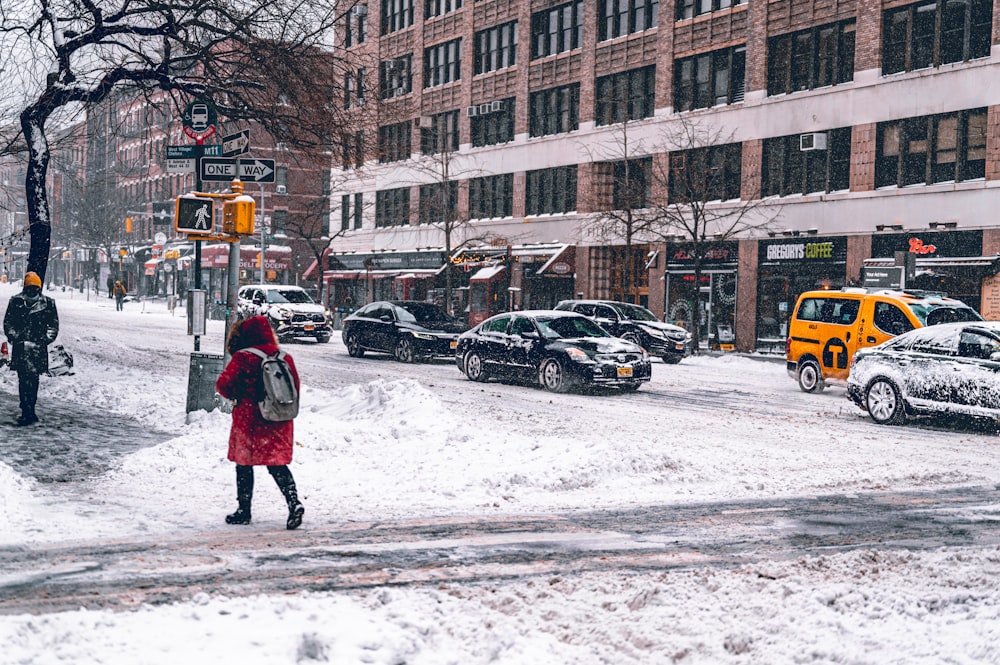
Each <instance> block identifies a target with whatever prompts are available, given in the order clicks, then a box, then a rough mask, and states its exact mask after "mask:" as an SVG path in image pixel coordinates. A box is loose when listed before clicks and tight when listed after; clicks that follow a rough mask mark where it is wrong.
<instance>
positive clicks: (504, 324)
mask: <svg viewBox="0 0 1000 665" xmlns="http://www.w3.org/2000/svg"><path fill="white" fill-rule="evenodd" d="M510 319H511V317H510V315H509V314H504V315H502V316H495V317H493V318H492V319H488V320H487V321H484V322H483V325H482V326H480V328H479V334H477V335H476V339H475V342H474V343H473V345H472V348H471V349H469V350H470V351H475V352H476V353H478V354H479V357H480V358H482V359H483V363H484V364H485V365H486V367H487V368H488V370H489V371H490V372H491V373H495V374H509V371H510V370H509V367H508V361H507V328H508V326H509V325H510Z"/></svg>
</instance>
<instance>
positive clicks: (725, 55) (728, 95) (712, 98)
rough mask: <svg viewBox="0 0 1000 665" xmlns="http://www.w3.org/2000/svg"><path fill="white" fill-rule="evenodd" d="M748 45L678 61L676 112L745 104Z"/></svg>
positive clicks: (675, 80)
mask: <svg viewBox="0 0 1000 665" xmlns="http://www.w3.org/2000/svg"><path fill="white" fill-rule="evenodd" d="M745 79H746V46H733V47H731V48H726V49H721V50H718V51H712V52H711V53H702V54H699V55H696V56H692V57H690V58H682V59H680V60H677V61H675V62H674V111H676V112H681V111H690V110H692V109H703V108H709V107H712V106H716V105H718V104H735V103H737V102H742V101H743V92H744V87H745Z"/></svg>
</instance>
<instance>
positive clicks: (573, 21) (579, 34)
mask: <svg viewBox="0 0 1000 665" xmlns="http://www.w3.org/2000/svg"><path fill="white" fill-rule="evenodd" d="M582 43H583V0H576V1H575V2H567V3H566V4H564V5H559V6H558V7H553V8H552V9H546V10H545V11H541V12H535V13H534V14H532V15H531V59H532V60H535V59H537V58H544V57H546V56H550V55H555V54H556V53H563V52H564V51H571V50H573V49H577V48H580V45H581V44H582Z"/></svg>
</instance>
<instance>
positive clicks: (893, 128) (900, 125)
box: [875, 108, 986, 187]
mask: <svg viewBox="0 0 1000 665" xmlns="http://www.w3.org/2000/svg"><path fill="white" fill-rule="evenodd" d="M984 177H986V109H985V108H979V109H973V110H971V111H960V112H958V113H941V114H938V115H929V116H922V117H919V118H906V119H904V120H893V121H891V122H880V123H879V124H878V132H877V136H876V143H875V186H876V187H888V186H891V185H897V186H899V187H905V186H906V185H916V184H931V183H935V182H955V181H961V180H973V179H976V178H984Z"/></svg>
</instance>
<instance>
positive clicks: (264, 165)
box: [201, 157, 274, 182]
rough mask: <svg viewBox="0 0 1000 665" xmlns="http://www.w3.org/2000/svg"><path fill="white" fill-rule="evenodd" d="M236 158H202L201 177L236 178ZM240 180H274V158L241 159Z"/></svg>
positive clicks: (204, 178) (220, 180)
mask: <svg viewBox="0 0 1000 665" xmlns="http://www.w3.org/2000/svg"><path fill="white" fill-rule="evenodd" d="M236 176H237V173H236V160H235V159H225V158H222V159H216V158H214V157H213V158H206V159H203V160H201V179H202V180H212V181H218V182H226V181H229V180H233V179H235V178H236ZM239 178H240V180H243V181H245V182H274V160H273V159H246V160H241V161H240V172H239Z"/></svg>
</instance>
